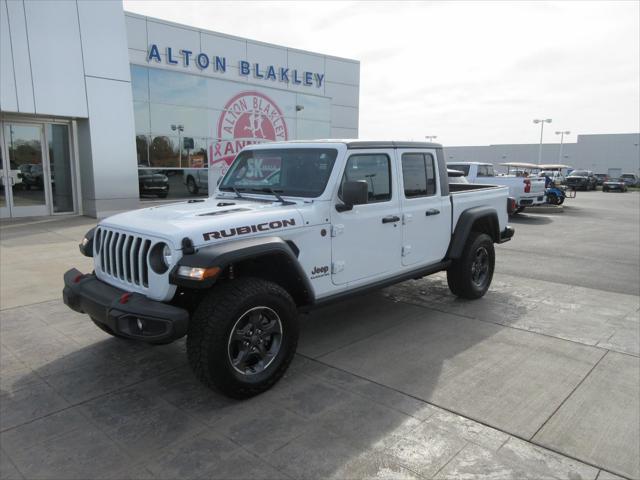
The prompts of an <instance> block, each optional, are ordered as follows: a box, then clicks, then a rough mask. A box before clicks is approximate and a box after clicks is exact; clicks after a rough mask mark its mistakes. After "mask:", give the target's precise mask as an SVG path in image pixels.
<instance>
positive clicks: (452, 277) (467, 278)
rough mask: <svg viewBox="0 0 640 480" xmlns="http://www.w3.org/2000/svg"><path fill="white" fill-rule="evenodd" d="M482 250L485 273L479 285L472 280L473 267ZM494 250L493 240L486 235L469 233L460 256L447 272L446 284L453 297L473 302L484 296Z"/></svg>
mask: <svg viewBox="0 0 640 480" xmlns="http://www.w3.org/2000/svg"><path fill="white" fill-rule="evenodd" d="M482 249H484V250H485V251H486V254H487V267H488V269H487V272H486V276H484V278H483V280H482V281H481V283H480V284H478V283H476V282H474V280H473V267H474V262H476V259H477V256H478V254H479V252H480V251H481V250H482ZM495 259H496V255H495V250H494V248H493V240H492V239H491V237H490V236H489V235H487V234H486V233H480V232H471V234H470V235H469V238H468V239H467V243H466V245H465V247H464V251H463V252H462V256H461V257H460V258H459V259H457V260H454V262H453V264H452V265H451V266H450V267H449V269H448V270H447V283H448V284H449V289H450V290H451V292H452V293H453V294H454V295H457V296H458V297H461V298H467V299H470V300H474V299H477V298H480V297H482V296H484V294H485V293H487V290H488V289H489V286H490V285H491V280H492V278H493V271H494V268H495Z"/></svg>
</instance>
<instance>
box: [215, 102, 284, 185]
mask: <svg viewBox="0 0 640 480" xmlns="http://www.w3.org/2000/svg"><path fill="white" fill-rule="evenodd" d="M288 138H289V133H288V131H287V123H286V121H285V119H284V115H283V113H282V110H281V109H280V107H279V106H278V105H277V104H276V103H275V102H274V101H273V100H271V99H270V98H269V97H267V96H266V95H265V94H263V93H260V92H254V91H249V92H240V93H239V94H237V95H236V96H234V97H233V98H231V100H229V101H228V102H227V104H226V105H225V106H224V109H223V111H222V113H221V114H220V119H219V120H218V130H217V140H216V141H215V142H214V143H213V144H212V145H211V152H210V153H211V157H210V158H211V159H212V161H211V165H212V167H213V168H216V169H220V170H221V171H220V173H221V174H222V173H224V171H226V169H227V167H228V166H229V165H230V164H231V162H232V161H233V159H234V158H235V156H236V155H237V154H238V152H239V151H240V150H242V148H243V147H244V146H246V145H250V144H254V143H264V142H269V141H281V140H287V139H288Z"/></svg>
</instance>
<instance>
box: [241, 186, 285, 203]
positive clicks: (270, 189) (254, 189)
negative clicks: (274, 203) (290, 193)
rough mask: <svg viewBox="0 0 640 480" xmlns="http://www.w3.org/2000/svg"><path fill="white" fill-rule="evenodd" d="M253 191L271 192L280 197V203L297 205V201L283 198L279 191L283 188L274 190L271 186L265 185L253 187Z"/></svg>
mask: <svg viewBox="0 0 640 480" xmlns="http://www.w3.org/2000/svg"><path fill="white" fill-rule="evenodd" d="M251 191H252V192H264V193H270V194H271V195H273V196H274V197H276V198H277V199H278V201H279V202H280V203H282V204H283V205H295V202H288V201H287V200H285V199H284V198H282V197H281V196H280V193H278V192H282V190H274V189H273V188H271V187H264V188H252V189H251Z"/></svg>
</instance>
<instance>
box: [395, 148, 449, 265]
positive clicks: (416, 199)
mask: <svg viewBox="0 0 640 480" xmlns="http://www.w3.org/2000/svg"><path fill="white" fill-rule="evenodd" d="M398 157H399V165H398V171H399V174H398V177H399V178H400V180H401V187H400V198H401V207H402V249H401V255H402V265H405V266H409V265H415V266H421V265H429V264H432V263H437V262H439V261H440V260H442V259H443V258H444V256H445V255H446V253H447V249H448V248H449V242H450V240H451V202H450V200H449V195H445V196H443V195H442V194H441V192H442V186H441V185H440V175H438V162H437V161H436V153H435V151H433V150H432V151H428V150H425V151H416V150H398Z"/></svg>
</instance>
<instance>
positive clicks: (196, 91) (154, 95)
mask: <svg viewBox="0 0 640 480" xmlns="http://www.w3.org/2000/svg"><path fill="white" fill-rule="evenodd" d="M207 81H210V80H209V79H207V78H205V77H201V76H199V75H189V74H184V73H178V72H170V71H167V70H161V69H157V68H150V69H149V99H150V101H151V102H155V103H168V104H171V105H185V106H193V107H201V106H202V105H203V104H206V98H207Z"/></svg>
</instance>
